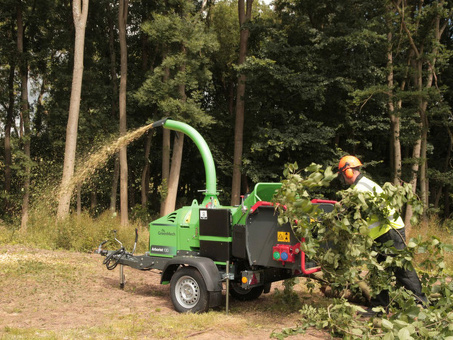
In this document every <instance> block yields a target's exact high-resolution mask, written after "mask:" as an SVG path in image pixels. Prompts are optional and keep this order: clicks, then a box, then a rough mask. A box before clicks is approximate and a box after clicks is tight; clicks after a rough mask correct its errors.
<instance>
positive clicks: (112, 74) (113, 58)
mask: <svg viewBox="0 0 453 340" xmlns="http://www.w3.org/2000/svg"><path fill="white" fill-rule="evenodd" d="M108 23H109V52H110V81H111V84H112V107H111V113H112V119H114V120H116V119H118V118H119V117H118V102H117V101H118V98H119V94H118V78H117V76H116V53H115V35H114V33H115V28H114V21H113V16H112V15H110V14H109V16H108ZM119 174H120V163H119V154H116V155H115V161H114V166H113V176H112V189H111V192H110V211H111V212H112V213H113V212H115V211H116V199H117V193H118V179H119Z"/></svg>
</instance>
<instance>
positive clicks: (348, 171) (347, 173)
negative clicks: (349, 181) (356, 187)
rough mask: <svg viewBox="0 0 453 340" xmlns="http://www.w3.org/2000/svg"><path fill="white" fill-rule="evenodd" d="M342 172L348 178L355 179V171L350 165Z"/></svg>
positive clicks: (343, 168) (344, 167)
mask: <svg viewBox="0 0 453 340" xmlns="http://www.w3.org/2000/svg"><path fill="white" fill-rule="evenodd" d="M340 171H341V172H342V173H343V174H344V176H345V177H346V178H352V177H354V171H353V170H352V168H351V166H350V164H349V163H346V164H345V165H344V166H343V167H342V168H341V169H340Z"/></svg>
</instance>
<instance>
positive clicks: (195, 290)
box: [170, 267, 209, 313]
mask: <svg viewBox="0 0 453 340" xmlns="http://www.w3.org/2000/svg"><path fill="white" fill-rule="evenodd" d="M170 294H171V301H172V302H173V306H174V307H175V309H176V310H177V311H178V312H180V313H190V312H191V313H203V312H207V311H208V309H209V304H208V301H209V296H208V290H207V289H206V283H205V282H204V279H203V277H202V276H201V274H200V272H199V271H198V270H197V269H195V268H194V267H183V268H181V269H179V270H177V271H176V273H175V274H174V275H173V277H172V278H171V282H170Z"/></svg>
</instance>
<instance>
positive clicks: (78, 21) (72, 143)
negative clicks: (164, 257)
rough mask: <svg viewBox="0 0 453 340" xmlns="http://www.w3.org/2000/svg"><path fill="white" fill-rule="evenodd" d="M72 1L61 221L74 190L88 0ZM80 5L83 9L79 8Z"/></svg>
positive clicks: (60, 201)
mask: <svg viewBox="0 0 453 340" xmlns="http://www.w3.org/2000/svg"><path fill="white" fill-rule="evenodd" d="M81 2H82V0H74V1H73V8H72V14H73V18H74V26H75V46H74V70H73V74H72V88H71V99H70V103H69V116H68V124H67V127H66V144H65V154H64V164H63V178H62V181H61V191H60V200H59V203H58V211H57V217H58V218H59V219H63V218H65V217H67V216H68V215H69V205H70V203H71V196H72V192H73V190H74V184H73V183H71V180H72V177H73V175H74V166H75V155H76V147H77V129H78V124H79V110H80V97H81V93H82V78H83V54H84V44H85V27H86V22H87V16H88V3H89V0H84V1H83V5H82V3H81ZM81 5H82V6H83V7H81Z"/></svg>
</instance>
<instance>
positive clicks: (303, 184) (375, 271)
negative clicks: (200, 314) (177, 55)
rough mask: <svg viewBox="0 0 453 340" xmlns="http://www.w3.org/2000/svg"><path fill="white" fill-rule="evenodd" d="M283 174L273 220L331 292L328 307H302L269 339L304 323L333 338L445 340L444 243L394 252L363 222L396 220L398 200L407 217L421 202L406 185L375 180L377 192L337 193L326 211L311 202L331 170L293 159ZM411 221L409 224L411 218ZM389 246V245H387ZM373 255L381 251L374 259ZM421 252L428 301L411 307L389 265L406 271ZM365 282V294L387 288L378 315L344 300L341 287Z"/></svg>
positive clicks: (451, 296)
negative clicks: (386, 301) (290, 233)
mask: <svg viewBox="0 0 453 340" xmlns="http://www.w3.org/2000/svg"><path fill="white" fill-rule="evenodd" d="M284 175H285V179H284V180H283V181H282V187H281V189H280V191H279V192H278V194H277V196H276V202H278V203H279V204H278V205H277V206H278V208H277V209H278V210H279V222H280V223H291V225H292V226H293V230H294V233H295V234H296V236H297V237H299V238H300V239H302V238H304V239H305V242H304V243H303V245H302V248H303V251H305V253H306V254H307V256H309V257H310V258H311V259H312V260H314V261H315V262H316V263H317V264H318V265H320V266H321V267H322V272H323V276H322V280H323V282H324V283H327V284H328V285H330V287H331V288H332V290H333V291H336V292H337V293H338V294H337V296H340V298H337V299H334V301H333V303H332V305H330V306H329V307H328V308H324V307H319V308H316V307H314V306H308V305H304V306H303V307H302V309H301V310H300V313H301V319H302V320H301V321H302V322H301V325H302V326H299V327H297V328H294V329H287V330H284V331H283V332H282V333H279V334H277V333H276V334H273V335H272V336H274V337H277V338H280V337H286V336H287V335H290V334H294V333H300V332H302V331H304V330H306V329H307V328H308V327H316V328H318V329H326V330H328V331H329V332H330V333H331V334H332V335H334V336H341V337H344V338H348V339H358V338H361V339H362V338H368V339H369V338H374V337H379V338H383V339H413V338H417V339H449V340H453V313H452V312H451V310H452V309H453V283H452V280H451V278H450V277H448V276H447V274H446V273H445V261H444V254H445V252H446V251H451V249H452V247H451V246H450V245H447V244H444V243H442V242H441V241H440V240H439V239H438V238H436V237H432V238H431V239H428V240H423V239H422V238H421V237H420V236H419V237H418V238H412V239H410V240H409V241H408V242H407V243H406V245H407V247H406V248H405V249H402V250H397V249H395V248H394V247H393V246H392V244H389V243H386V244H384V245H382V246H380V247H378V245H377V244H376V243H375V242H374V241H373V240H372V239H371V238H370V237H369V235H368V222H367V221H368V219H369V218H370V217H371V216H373V217H375V216H378V217H379V220H380V222H381V224H385V223H389V222H388V219H387V217H388V216H390V214H392V213H393V214H394V217H398V216H399V214H400V212H401V211H402V209H403V208H404V206H405V205H408V204H410V205H411V206H412V208H413V211H414V212H415V213H416V214H414V216H415V217H416V216H417V214H420V213H421V212H422V208H421V204H420V202H419V200H418V198H417V197H416V195H414V194H413V192H412V188H411V187H410V185H407V184H403V185H401V186H393V185H392V184H390V183H386V184H384V185H383V187H382V188H383V192H382V193H381V194H377V193H363V192H362V193H361V192H357V191H356V190H353V189H347V190H343V191H341V192H339V193H338V195H339V200H338V202H337V203H336V204H335V208H334V209H333V211H331V212H324V211H323V210H321V209H319V208H318V206H317V205H316V204H313V203H312V202H311V199H312V198H314V197H317V198H321V197H319V196H317V195H319V194H320V192H322V190H323V189H325V188H326V187H328V186H329V185H330V182H331V181H332V180H333V179H335V177H336V174H334V173H333V171H332V169H331V168H326V169H323V168H322V167H321V166H320V165H316V164H312V165H310V166H309V167H308V168H306V169H303V170H299V169H298V166H297V164H290V165H288V166H287V168H286V169H285V173H284ZM414 222H415V221H414ZM390 243H391V242H390ZM378 254H386V255H391V256H387V258H386V260H385V261H384V262H381V263H380V262H378V261H377V255H378ZM416 256H418V257H420V256H422V257H423V259H422V261H419V262H420V263H419V264H418V267H417V269H418V271H419V273H420V276H421V277H420V280H421V283H422V286H423V290H424V293H425V294H426V295H427V296H428V297H429V303H430V305H429V306H428V307H426V308H423V307H422V306H420V305H417V304H416V298H415V297H414V295H413V294H412V293H411V292H410V291H407V290H406V289H405V288H403V287H398V286H396V285H395V284H394V281H395V280H394V279H395V278H394V275H393V271H392V270H391V268H393V267H404V268H407V269H411V268H413V266H414V264H415V263H416V261H415V257H416ZM364 282H366V284H367V287H368V288H369V291H370V293H371V296H373V295H374V294H376V292H379V291H381V290H388V291H389V296H390V305H389V306H388V307H387V312H386V311H384V309H383V308H382V312H383V313H382V316H381V317H379V318H374V319H371V320H369V319H366V318H363V317H360V315H359V314H358V312H359V311H361V310H362V307H360V306H358V305H354V304H352V303H351V302H349V301H348V300H347V299H346V298H345V293H344V292H345V290H349V291H352V292H354V293H357V292H361V291H362V290H363V283H364Z"/></svg>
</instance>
